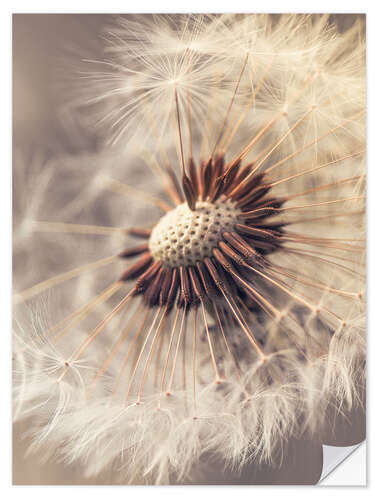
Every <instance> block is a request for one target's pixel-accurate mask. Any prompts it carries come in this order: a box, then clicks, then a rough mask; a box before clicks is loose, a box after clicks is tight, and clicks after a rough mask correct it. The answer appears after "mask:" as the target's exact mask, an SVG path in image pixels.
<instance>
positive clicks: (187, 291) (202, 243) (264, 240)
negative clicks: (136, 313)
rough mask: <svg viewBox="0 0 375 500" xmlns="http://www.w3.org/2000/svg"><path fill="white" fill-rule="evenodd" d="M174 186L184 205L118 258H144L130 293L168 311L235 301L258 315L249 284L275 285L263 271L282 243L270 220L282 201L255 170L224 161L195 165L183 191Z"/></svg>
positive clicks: (130, 274) (132, 275) (127, 276)
mask: <svg viewBox="0 0 375 500" xmlns="http://www.w3.org/2000/svg"><path fill="white" fill-rule="evenodd" d="M170 181H171V185H172V186H173V188H174V190H175V196H176V197H179V200H180V203H179V204H178V205H177V206H176V207H175V208H174V209H171V210H169V211H168V212H167V213H166V214H165V215H164V216H163V217H162V218H161V219H160V220H159V222H158V223H157V224H156V226H155V227H154V228H153V230H150V231H149V232H145V233H144V234H140V233H139V232H138V234H134V236H137V237H143V238H148V242H147V243H144V244H142V245H139V246H137V247H133V248H128V249H126V250H124V251H123V252H122V253H121V254H120V257H122V258H127V257H130V256H135V255H139V259H138V260H137V261H136V262H135V263H134V264H133V265H131V266H130V267H128V268H127V269H125V271H124V272H123V273H122V275H121V281H131V280H134V279H136V283H135V285H134V288H133V291H132V294H133V295H138V294H141V295H142V296H143V299H144V301H145V303H146V304H147V305H148V306H149V307H152V306H160V307H166V310H167V311H170V310H171V309H172V307H173V305H174V304H175V303H177V306H178V307H184V308H190V307H192V306H194V307H199V306H200V305H201V304H202V303H205V304H206V305H207V307H208V308H209V309H210V308H211V307H215V305H216V304H217V303H218V300H219V302H220V300H221V299H222V298H225V300H226V301H228V300H229V296H231V295H233V294H235V296H237V297H242V299H241V300H243V303H244V304H245V305H246V307H251V308H253V307H254V304H256V303H257V302H258V298H257V292H256V290H254V288H253V286H252V284H251V283H253V282H254V280H255V281H256V280H257V279H259V278H261V277H265V279H266V281H267V280H269V279H270V278H269V277H268V276H266V275H264V274H263V271H261V269H263V270H264V269H265V268H267V261H266V256H267V255H268V254H270V253H273V252H275V251H276V250H277V249H278V248H280V246H281V244H282V239H281V238H280V236H281V235H282V233H283V224H282V223H280V222H275V221H273V220H272V219H273V217H274V216H275V215H277V210H278V209H279V208H280V207H281V205H282V204H283V203H284V200H283V199H281V198H274V197H271V196H269V191H270V189H271V187H270V186H269V185H267V184H265V183H264V175H263V174H259V173H256V172H255V171H253V165H252V164H247V165H244V166H242V167H241V161H237V162H234V163H231V164H229V165H226V164H225V159H224V157H223V156H218V157H216V158H215V159H214V160H212V159H209V160H208V161H207V162H201V164H200V165H199V166H198V167H197V166H196V165H195V163H194V161H193V160H192V159H190V162H189V175H187V174H186V173H185V174H184V176H183V179H182V186H180V185H179V184H178V182H177V179H176V177H175V176H174V175H170ZM181 187H182V190H181ZM182 193H183V194H182ZM184 198H185V201H184ZM235 314H236V315H238V311H237V306H236V311H235Z"/></svg>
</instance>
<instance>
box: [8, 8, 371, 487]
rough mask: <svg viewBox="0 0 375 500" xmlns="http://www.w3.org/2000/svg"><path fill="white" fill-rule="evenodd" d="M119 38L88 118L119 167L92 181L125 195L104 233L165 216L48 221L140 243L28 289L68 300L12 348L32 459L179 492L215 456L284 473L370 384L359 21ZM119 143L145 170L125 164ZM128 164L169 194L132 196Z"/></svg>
mask: <svg viewBox="0 0 375 500" xmlns="http://www.w3.org/2000/svg"><path fill="white" fill-rule="evenodd" d="M106 38H107V41H108V59H107V60H106V61H105V62H104V63H103V65H102V67H101V68H100V69H95V70H94V71H88V73H87V74H84V75H83V78H82V79H81V85H82V87H83V93H82V99H85V101H84V103H83V104H82V101H81V100H80V107H81V108H82V107H83V108H87V109H88V110H92V109H94V110H95V113H94V115H90V116H91V117H94V118H95V121H96V124H97V125H99V126H102V125H105V126H106V128H107V129H108V130H109V131H110V138H111V139H112V141H113V142H114V143H115V144H116V148H117V152H116V153H114V156H111V157H110V159H109V158H108V157H107V158H106V159H104V163H103V165H102V166H101V169H100V171H98V172H96V173H95V177H93V179H94V180H92V184H91V186H94V187H95V190H96V191H95V192H100V197H102V196H103V194H102V193H104V192H106V193H108V191H109V192H111V193H112V195H111V196H109V197H108V194H107V195H106V199H107V200H109V201H108V203H109V204H110V206H111V208H110V211H111V212H110V213H111V214H112V215H113V214H114V215H113V217H112V221H113V220H115V221H119V220H120V217H122V216H123V214H124V212H126V211H129V210H131V211H132V212H135V209H134V207H132V205H131V202H130V199H133V200H134V201H135V202H137V203H139V202H140V201H144V202H146V203H147V204H148V206H152V207H153V211H152V212H151V213H148V215H147V222H146V224H144V225H139V224H138V225H137V224H136V223H135V222H134V223H132V224H131V225H129V226H128V227H123V226H121V223H120V224H119V225H118V226H116V225H113V224H112V225H111V226H109V225H104V224H103V225H101V224H100V225H99V224H95V225H94V224H92V225H90V224H88V223H82V224H78V223H74V219H73V221H72V220H71V221H67V222H61V221H60V222H52V221H51V222H48V221H34V223H33V227H34V228H35V229H36V230H37V231H39V232H47V233H51V232H52V233H58V234H60V235H64V237H65V235H67V234H69V233H73V234H75V235H76V234H77V233H81V234H84V235H86V236H87V238H88V239H90V238H92V237H93V235H101V236H104V237H109V238H111V236H112V237H113V238H116V237H117V238H118V237H119V236H120V237H124V236H126V238H133V239H134V241H135V240H138V242H135V243H133V244H129V243H127V244H126V245H125V244H124V243H123V245H124V246H123V247H122V248H121V250H120V251H119V252H118V251H113V252H112V253H111V255H107V256H104V257H103V258H101V259H99V260H96V261H89V262H86V263H84V264H83V265H81V266H80V267H76V268H72V266H70V270H68V271H67V272H64V273H62V274H58V275H55V276H52V277H50V278H48V279H47V280H46V281H42V282H40V283H38V284H35V285H33V286H32V287H29V288H27V289H26V290H24V291H21V292H19V293H18V294H16V302H22V303H25V302H26V301H31V300H32V299H33V298H34V297H36V296H38V295H40V294H43V293H44V292H46V291H47V290H50V289H51V288H52V287H55V286H57V285H60V286H61V285H66V286H68V288H67V290H68V293H69V296H70V298H71V299H70V302H71V311H70V313H69V315H68V316H66V317H64V318H63V319H61V320H59V321H54V322H53V324H52V325H50V326H49V327H46V328H44V329H43V328H42V327H41V325H40V321H39V316H38V315H35V313H33V314H34V320H33V324H34V327H33V330H32V331H33V332H37V333H36V334H35V335H34V334H30V333H29V331H28V330H26V331H24V328H21V333H19V334H18V336H19V337H20V339H21V340H20V345H18V344H17V345H16V367H17V368H16V373H19V374H20V377H19V380H18V377H16V381H15V382H16V383H15V388H16V397H15V402H16V407H17V412H16V414H17V417H18V418H22V417H25V416H29V415H33V421H32V427H31V432H32V433H33V434H34V436H35V443H36V444H35V445H34V446H40V447H42V448H43V449H49V450H51V451H52V453H55V452H56V453H57V452H58V454H59V456H60V457H61V458H63V459H64V460H66V461H67V462H75V461H76V460H79V461H81V462H82V463H84V464H85V466H86V470H87V473H88V474H91V475H96V474H98V473H99V472H100V471H101V470H103V469H107V470H110V471H112V472H114V471H117V472H118V473H119V476H120V478H121V479H120V480H121V481H123V482H149V483H150V482H151V483H152V482H153V483H155V482H156V483H167V482H169V481H185V480H187V479H188V478H189V473H190V472H191V470H192V468H194V466H195V464H196V463H197V461H198V460H199V459H200V457H202V456H204V454H212V455H213V456H215V457H219V459H220V460H221V461H222V462H223V464H224V465H226V466H228V467H230V468H234V469H236V470H240V468H241V467H242V466H243V465H244V464H248V463H249V462H254V463H258V462H262V461H272V459H273V458H272V457H273V454H274V452H275V450H276V449H278V448H280V447H282V446H283V443H284V441H285V440H288V439H294V438H296V437H298V436H300V435H301V434H303V433H305V432H310V433H316V434H317V433H319V432H320V431H321V429H322V426H323V423H324V420H325V416H326V415H327V414H328V412H329V411H330V409H331V408H332V406H333V407H335V408H336V409H337V410H338V411H344V409H345V408H346V409H347V410H350V408H352V407H355V406H356V405H358V400H359V394H360V391H361V384H362V383H363V378H364V368H363V365H364V359H365V345H364V326H363V318H364V286H365V284H364V283H365V281H364V280H365V276H364V250H365V248H364V241H365V240H364V217H363V215H364V209H365V205H364V204H365V201H364V188H365V173H364V152H365V150H364V142H365V130H364V110H365V108H364V97H365V88H364V72H363V66H364V41H363V26H362V24H361V21H360V20H359V21H358V22H356V23H355V24H354V25H353V26H352V27H351V28H350V29H349V30H347V31H345V32H344V33H339V32H338V30H337V28H336V27H335V25H334V24H332V23H331V22H330V20H329V18H328V17H327V16H320V15H319V16H304V15H282V16H279V17H278V18H274V17H273V16H270V15H243V16H239V15H213V16H208V15H191V16H185V15H177V16H171V17H169V16H150V17H148V16H146V17H144V16H143V17H140V18H138V17H137V16H129V17H121V18H120V19H119V21H118V22H117V24H116V26H115V27H113V28H111V29H110V30H108V32H107V37H106ZM89 63H90V64H94V65H95V67H96V68H97V66H98V64H99V63H98V62H97V61H91V62H89ZM88 77H89V78H88ZM98 110H100V113H101V115H100V118H98V114H97V113H98ZM125 142H126V151H129V150H131V152H132V155H133V157H137V160H133V159H130V158H129V155H128V153H127V155H128V156H125V158H127V162H124V161H123V160H122V159H120V160H119V156H118V155H119V153H118V150H119V149H121V148H122V147H123V144H124V143H125ZM124 149H125V147H124ZM105 154H107V153H105ZM105 154H104V156H105ZM98 157H99V160H100V158H103V155H102V156H100V155H99V154H98ZM119 161H120V162H121V166H119V164H118V162H119ZM136 161H138V162H139V161H143V162H144V165H146V167H147V168H150V169H151V171H152V173H153V174H154V175H155V177H156V179H157V181H158V182H160V184H159V186H161V188H162V191H160V189H159V191H158V192H154V193H151V192H150V191H149V192H147V193H146V192H142V191H140V190H138V189H136V188H135V187H132V186H130V185H129V184H128V183H126V182H123V180H122V178H123V179H124V181H126V179H127V177H128V172H129V171H131V163H133V164H134V165H136V163H135V162H136ZM97 163H98V160H97ZM109 163H111V165H112V166H111V167H108V168H107V166H108V164H109ZM113 165H115V166H113ZM109 170H113V172H114V173H115V177H113V178H112V177H110V176H108V174H107V171H109ZM116 176H117V178H116ZM119 177H120V178H119ZM121 177H122V178H121ZM147 180H148V177H147ZM148 189H149V188H148ZM155 191H156V190H155ZM115 193H116V194H115ZM118 194H121V195H125V196H126V198H124V197H122V198H119V197H118ZM82 200H83V198H82ZM118 200H120V201H118ZM82 203H84V201H82ZM82 203H81V204H82ZM91 206H93V213H95V206H98V207H100V203H98V200H95V199H94V201H93V202H92V204H91ZM115 212H116V213H115ZM157 212H161V214H162V215H161V216H159V217H158V214H157ZM109 218H110V217H109ZM128 220H129V219H128ZM135 220H136V217H134V221H135ZM113 238H112V239H111V241H110V243H111V244H113V242H114V239H113ZM69 241H71V240H69ZM90 241H93V240H90ZM90 241H89V243H87V245H88V246H89V247H90V249H91V250H93V249H94V247H95V245H94V246H93V244H92V243H90ZM116 241H117V242H118V241H119V240H118V239H117V240H116ZM127 241H128V240H127ZM73 245H74V240H72V242H71V243H70V244H69V248H70V252H72V251H73V252H74V250H73V249H74V246H73ZM91 253H92V252H91ZM130 259H134V260H133V261H132V262H131V263H129V262H128V261H129V260H130ZM119 263H121V266H120V267H121V270H120V271H119V272H118V273H117V269H118V266H119V265H120V264H119ZM109 266H116V271H115V272H116V273H117V277H116V278H115V279H114V280H113V281H112V282H111V280H110V279H109V276H110V274H109V272H107V268H108V267H109ZM91 273H100V278H98V280H96V281H95V286H94V285H93V282H90V280H89V278H88V277H87V276H88V275H90V274H91ZM74 280H76V281H74ZM77 282H78V284H77ZM74 283H75V284H74ZM98 283H99V284H100V287H101V289H100V291H99V292H98V293H95V294H93V295H92V296H91V297H90V298H89V300H87V301H86V302H84V303H83V304H82V305H81V306H80V307H79V308H78V309H74V303H75V300H74V297H79V296H80V292H81V290H82V288H81V285H82V284H83V285H82V286H83V287H84V290H85V294H86V293H88V292H89V291H93V290H94V289H95V287H96V286H97V285H98ZM70 284H71V285H70ZM80 303H82V299H80ZM35 318H36V319H35ZM30 335H31V337H30Z"/></svg>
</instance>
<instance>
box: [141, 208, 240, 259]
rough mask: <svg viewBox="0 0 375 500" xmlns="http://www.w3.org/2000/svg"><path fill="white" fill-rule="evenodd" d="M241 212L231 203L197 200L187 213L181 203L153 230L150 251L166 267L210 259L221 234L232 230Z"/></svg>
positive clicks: (187, 209) (186, 209)
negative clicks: (192, 208) (194, 206)
mask: <svg viewBox="0 0 375 500" xmlns="http://www.w3.org/2000/svg"><path fill="white" fill-rule="evenodd" d="M240 212H241V210H240V209H238V208H236V207H235V204H234V203H233V202H232V201H231V200H228V199H226V200H222V201H220V200H218V201H216V202H214V203H209V202H206V201H198V202H197V203H196V209H195V210H194V211H191V210H190V209H189V207H188V205H187V204H186V203H183V204H181V205H179V206H178V207H176V208H175V209H173V210H171V211H170V212H168V213H166V214H165V215H164V216H163V217H162V218H161V219H160V221H159V222H158V224H157V225H156V226H155V227H154V229H153V231H152V234H151V237H150V244H149V246H150V251H151V254H152V256H153V258H154V259H155V260H158V261H162V262H163V264H164V265H165V266H167V267H178V266H181V265H182V266H189V265H194V264H195V263H196V262H198V261H202V260H203V259H204V258H205V257H210V256H211V255H212V251H213V249H214V248H215V247H217V245H218V243H219V241H220V240H221V239H222V234H223V232H225V231H233V228H234V225H235V224H236V223H238V215H239V214H240Z"/></svg>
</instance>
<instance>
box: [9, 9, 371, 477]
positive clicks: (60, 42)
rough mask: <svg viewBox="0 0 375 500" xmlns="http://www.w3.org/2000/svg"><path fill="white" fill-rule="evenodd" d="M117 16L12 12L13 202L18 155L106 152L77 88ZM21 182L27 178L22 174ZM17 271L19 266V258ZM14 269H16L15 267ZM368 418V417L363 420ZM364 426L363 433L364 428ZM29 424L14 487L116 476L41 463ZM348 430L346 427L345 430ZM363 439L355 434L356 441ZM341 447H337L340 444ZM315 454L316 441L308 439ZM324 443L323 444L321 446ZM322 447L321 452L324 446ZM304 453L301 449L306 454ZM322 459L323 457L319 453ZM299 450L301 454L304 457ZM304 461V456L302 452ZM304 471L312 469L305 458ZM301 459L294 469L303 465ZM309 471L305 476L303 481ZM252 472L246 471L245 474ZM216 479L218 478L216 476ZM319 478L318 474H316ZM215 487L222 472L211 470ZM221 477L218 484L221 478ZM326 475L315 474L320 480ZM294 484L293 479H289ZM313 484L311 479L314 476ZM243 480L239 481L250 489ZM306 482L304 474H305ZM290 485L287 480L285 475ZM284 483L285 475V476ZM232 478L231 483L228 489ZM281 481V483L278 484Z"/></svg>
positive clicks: (343, 19)
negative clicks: (75, 96) (75, 97)
mask: <svg viewBox="0 0 375 500" xmlns="http://www.w3.org/2000/svg"><path fill="white" fill-rule="evenodd" d="M356 17H357V16H356V15H345V14H344V15H334V16H333V20H334V22H335V23H337V24H338V26H339V27H340V29H341V30H345V29H346V28H348V27H349V26H350V25H351V24H352V23H353V22H354V20H355V18H356ZM112 19H113V15H112V14H105V15H102V14H100V15H97V14H15V15H13V158H14V172H13V200H14V203H16V200H17V197H18V195H19V193H22V185H20V182H21V183H22V180H19V176H18V175H16V174H17V168H20V167H18V162H17V160H18V158H20V157H22V159H23V162H22V163H23V165H24V166H26V168H27V165H28V160H29V159H30V162H31V160H32V158H33V157H34V156H35V155H36V154H37V155H39V156H41V157H43V158H45V159H48V158H54V157H59V156H63V155H65V154H68V155H70V156H75V155H77V157H78V155H80V154H81V153H90V152H95V151H97V150H99V149H100V147H101V143H102V141H101V138H100V137H97V135H96V132H95V131H94V130H93V129H92V128H90V127H88V126H87V125H86V124H85V121H84V118H83V116H82V115H80V114H79V113H75V111H76V109H72V100H71V95H72V89H74V88H75V87H76V86H77V82H79V70H80V67H81V61H82V59H85V58H92V59H100V58H101V56H102V45H103V44H102V41H101V39H100V33H101V30H102V28H103V27H104V26H105V25H107V24H108V23H110V22H111V20H112ZM21 179H22V176H21ZM14 266H17V262H16V261H14ZM13 271H14V272H15V269H14V270H13ZM362 417H363V415H362ZM362 417H361V416H360V417H358V418H359V420H358V421H357V423H355V419H354V423H353V428H352V429H353V433H354V434H355V432H357V433H358V432H359V434H358V435H360V434H361V433H362V434H363V433H364V421H363V418H362ZM358 429H359V430H358ZM25 431H27V422H26V423H22V424H17V425H15V427H14V432H13V440H14V451H13V484H28V485H29V484H103V483H108V482H109V483H110V478H109V477H108V476H106V477H97V478H95V479H94V480H92V481H90V480H86V479H85V478H83V477H82V474H81V472H80V470H79V467H77V466H75V467H73V466H69V467H68V466H63V465H59V464H53V463H48V464H45V465H43V464H41V463H39V462H38V460H36V459H35V456H30V457H25V451H26V449H27V447H28V444H29V442H28V440H27V439H24V438H23V434H24V433H25ZM346 431H347V428H346ZM354 437H356V436H354ZM333 444H334V443H333ZM301 446H302V448H305V449H306V446H307V448H308V449H309V450H311V446H312V443H311V442H310V443H309V445H307V443H306V442H302V443H300V444H299V445H298V447H299V448H301ZM319 446H320V445H319ZM319 446H318V448H319ZM302 448H301V450H300V452H301V451H302ZM318 448H317V451H316V453H317V455H316V456H318V455H319V457H320V448H319V449H318ZM300 452H299V453H300ZM296 456H297V455H296ZM298 456H299V464H300V465H301V464H303V470H306V468H309V467H310V470H312V469H314V467H313V464H311V463H310V464H307V463H306V461H305V460H300V458H301V456H300V455H298ZM293 460H294V465H293V467H292V468H294V477H295V474H296V469H295V467H296V466H297V465H298V464H297V462H296V461H295V458H294V459H293ZM303 470H302V469H301V471H300V474H302V476H303ZM245 472H246V471H245ZM210 473H211V474H214V475H213V476H212V475H211V476H210ZM314 473H315V474H319V473H318V471H315V472H314V470H312V474H314ZM207 477H209V479H210V480H211V481H212V482H213V484H215V483H216V479H217V470H216V471H215V470H214V471H213V472H212V470H211V472H208V476H207ZM215 478H216V479H215ZM318 478H319V475H318V476H317V477H316V480H317V479H318ZM287 479H288V480H289V482H291V483H293V481H295V480H294V479H293V477H289V478H287ZM308 479H310V478H308ZM247 480H248V479H247V478H246V477H245V478H242V481H241V480H240V481H239V482H238V483H237V484H241V482H243V484H246V481H247ZM302 480H303V477H302ZM279 481H280V482H283V479H282V478H279ZM284 481H285V478H284ZM232 482H233V481H232V479H231V478H228V484H231V483H232ZM278 484H280V483H278Z"/></svg>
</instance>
